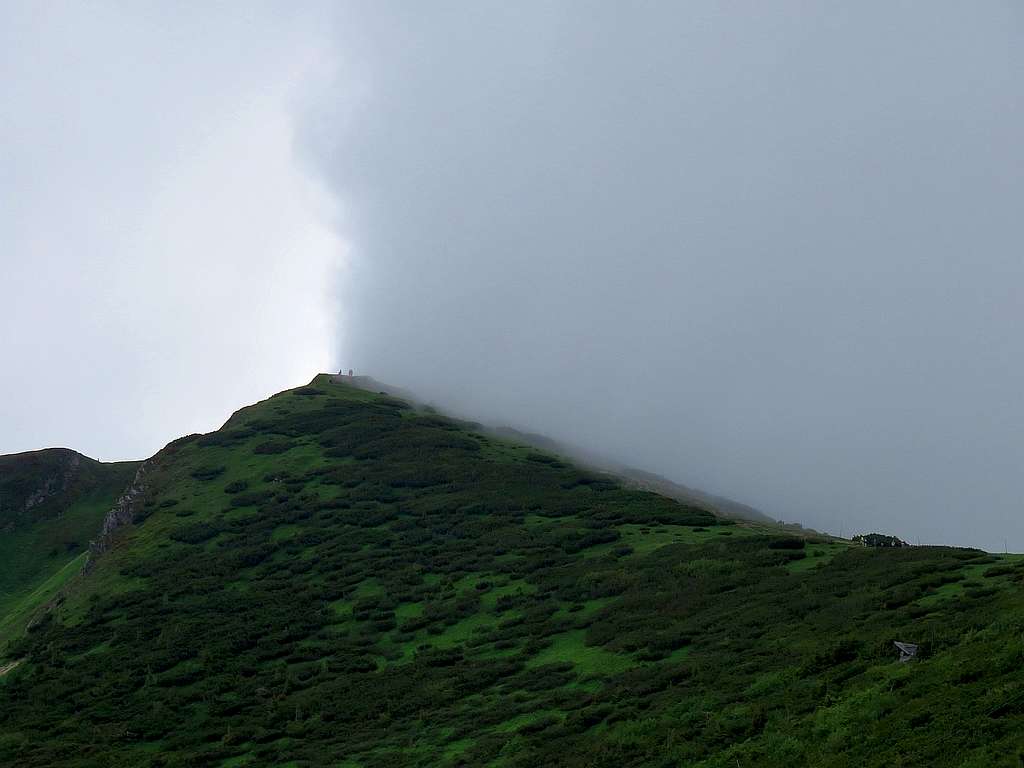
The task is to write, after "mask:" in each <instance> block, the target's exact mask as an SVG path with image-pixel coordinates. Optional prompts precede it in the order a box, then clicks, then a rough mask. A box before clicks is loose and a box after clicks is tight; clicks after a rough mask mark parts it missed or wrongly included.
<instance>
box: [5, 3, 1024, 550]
mask: <svg viewBox="0 0 1024 768" xmlns="http://www.w3.org/2000/svg"><path fill="white" fill-rule="evenodd" d="M140 7H141V8H145V9H146V10H139V8H140ZM24 8H25V9H31V5H25V6H24ZM103 8H104V9H105V10H104V13H102V14H100V18H99V19H97V18H96V17H95V15H93V14H89V13H86V12H85V11H84V10H83V9H84V6H76V5H73V4H71V5H67V6H65V9H66V14H65V15H64V16H62V14H56V18H57V20H58V21H57V22H54V21H53V19H52V18H49V17H48V18H42V17H41V16H40V15H39V14H33V13H31V11H30V10H23V11H21V12H19V13H16V14H15V16H17V21H18V23H19V24H20V25H21V26H20V27H19V26H17V25H13V27H17V28H16V29H15V31H14V32H11V33H10V34H9V38H10V39H9V40H8V41H6V42H8V43H10V44H8V45H6V46H5V48H6V49H7V53H5V54H0V55H2V56H4V58H3V62H4V68H5V72H12V73H16V74H17V76H16V77H14V76H5V77H4V82H3V84H2V85H0V89H2V90H0V93H3V94H4V96H5V98H4V104H5V105H7V106H11V105H13V107H14V108H15V110H14V111H15V112H16V114H17V116H18V118H19V119H18V120H17V121H14V123H13V125H14V127H13V128H12V127H11V125H12V123H10V122H9V123H8V124H7V126H6V127H0V139H6V140H5V141H4V142H3V147H4V148H3V149H0V160H2V162H3V164H4V166H5V168H6V167H8V166H10V167H13V168H15V169H17V170H19V174H15V175H13V176H12V175H11V174H9V173H4V174H3V178H4V180H3V181H0V195H2V196H3V199H4V200H7V201H15V202H17V203H18V205H17V206H14V207H12V206H4V210H5V212H3V213H0V228H2V230H3V233H4V235H5V237H4V239H5V241H6V242H8V243H13V246H9V247H7V248H6V249H5V251H4V253H3V255H0V261H2V264H3V271H4V274H5V275H14V276H15V279H14V280H13V281H11V280H6V281H5V283H6V285H0V297H2V298H3V300H4V315H3V320H4V323H3V327H4V331H3V332H2V334H3V335H0V354H2V355H3V358H4V360H5V364H6V365H5V371H8V375H7V376H5V377H4V378H5V381H4V382H3V383H2V384H0V387H2V391H0V397H2V400H3V403H4V409H3V410H0V438H2V442H0V452H9V451H13V450H24V449H27V448H31V447H41V445H43V444H52V443H54V442H59V443H63V444H67V445H69V446H71V447H75V448H77V449H79V450H82V451H84V452H86V453H90V452H92V453H93V454H94V455H99V456H101V457H103V458H113V457H120V456H137V455H140V453H142V452H144V451H149V452H152V450H155V449H156V448H157V447H159V445H162V444H163V443H164V442H166V441H167V440H168V439H171V438H172V437H175V436H176V435H177V434H180V433H183V432H187V431H195V430H198V429H212V428H214V427H216V426H217V425H218V423H219V422H220V421H222V420H223V418H225V417H226V416H227V414H228V412H229V411H230V410H233V409H234V408H237V407H240V406H241V405H244V404H245V403H246V402H248V401H250V400H253V399H256V398H257V397H261V396H264V395H265V394H267V393H268V392H270V391H273V390H275V389H281V388H284V387H286V386H291V385H295V384H298V383H301V382H302V380H303V379H308V378H309V376H310V375H312V372H313V369H315V368H322V367H325V366H333V367H339V366H344V367H345V368H348V367H353V368H355V369H356V371H357V372H359V373H367V374H370V375H373V376H375V377H376V378H378V379H380V380H382V381H386V382H389V383H393V384H395V385H399V386H403V387H406V388H408V389H411V390H413V391H415V392H417V393H420V394H422V395H423V396H424V397H427V398H429V399H432V400H434V401H436V402H437V403H439V404H442V405H445V406H448V407H450V408H453V409H455V410H459V411H461V412H464V413H467V414H468V415H471V416H474V417H477V418H482V419H486V420H489V421H495V422H504V423H511V424H514V425H516V426H518V427H521V428H524V429H529V430H533V431H537V432H541V433H544V434H547V435H550V436H552V437H555V438H558V439H562V440H566V441H569V442H573V443H577V444H580V445H582V446H584V447H587V448H589V449H591V450H595V451H599V452H602V453H605V454H608V455H610V456H612V457H614V458H617V459H619V460H621V461H623V462H625V463H629V464H631V465H633V466H637V467H641V468H644V469H648V470H651V471H654V472H658V473H661V474H663V475H665V476H667V477H670V478H672V479H674V480H677V481H679V482H683V483H686V484H688V485H693V486H696V487H699V488H702V489H704V490H707V491H711V492H715V493H720V494H723V495H726V496H729V497H732V498H734V499H736V500H738V501H742V502H745V503H748V504H751V505H753V506H756V507H758V508H759V509H762V510H763V511H765V512H766V513H768V514H770V515H772V516H773V517H776V518H780V519H784V520H788V521H799V522H801V523H804V524H806V525H809V526H812V527H815V528H818V529H823V530H827V531H830V532H834V533H840V532H843V533H845V534H846V535H850V534H852V533H854V532H866V531H870V530H879V531H882V532H886V533H893V534H896V535H899V536H901V537H903V538H906V539H908V540H910V541H917V540H920V541H921V542H922V543H951V544H960V545H973V546H981V547H985V548H988V549H993V550H1002V549H1003V547H1004V546H1007V547H1009V548H1010V549H1011V550H1017V551H1021V550H1024V515H1022V514H1021V508H1022V501H1024V499H1022V495H1024V494H1022V490H1021V481H1020V480H1019V475H1020V471H1021V467H1022V466H1024V436H1022V429H1021V427H1022V424H1024V402H1022V394H1021V393H1022V392H1024V386H1022V385H1024V360H1022V357H1021V354H1020V330H1019V329H1020V327H1021V321H1022V320H1024V302H1022V301H1021V297H1022V289H1024V255H1022V248H1021V245H1022V242H1024V238H1022V236H1021V235H1022V223H1021V216H1020V213H1019V209H1020V200H1022V199H1024V194H1022V193H1024V173H1022V170H1021V169H1022V167H1024V165H1022V160H1024V157H1022V151H1021V148H1020V141H1019V137H1020V136H1021V135H1024V102H1022V100H1021V99H1020V98H1019V95H1020V86H1019V83H1020V82H1021V76H1022V75H1024V66H1022V64H1024V46H1022V42H1024V40H1022V39H1021V38H1022V36H1024V32H1022V31H1024V25H1022V24H1021V22H1022V20H1024V18H1022V17H1024V11H1022V10H1021V8H1020V7H1019V6H1018V5H1015V4H1011V3H997V2H994V3H990V4H985V5H983V6H977V5H975V6H970V7H969V6H966V5H964V4H959V3H953V2H939V3H929V4H927V5H926V4H923V3H882V2H868V3H858V4H856V5H854V6H835V5H824V4H808V3H797V2H775V3H756V4H754V3H750V4H740V5H728V6H725V5H723V4H720V3H714V2H691V3H686V4H672V3H638V4H632V3H631V4H628V5H627V4H620V3H612V2H587V3H584V2H574V1H569V0H566V1H565V2H552V3H540V2H538V3H529V4H506V3H497V2H483V3H469V2H457V3H456V2H439V3H431V4H419V3H400V2H374V3H346V4H342V5H337V6H336V5H328V4H323V5H321V4H318V3H308V4H302V10H301V13H299V14H286V13H284V12H283V11H281V10H280V6H274V5H271V4H267V5H256V6H253V7H252V8H251V9H249V10H247V11H246V12H245V13H241V12H240V11H238V10H237V7H236V9H234V10H232V9H231V8H230V7H228V6H217V7H216V9H215V10H212V11H205V12H198V11H197V12H193V13H191V14H183V15H175V14H169V13H165V14H161V13H159V12H158V11H157V10H154V8H155V6H154V7H149V6H117V5H109V6H103ZM76 9H77V10H76ZM76 13H77V14H78V15H77V16H75V15H74V14H76ZM67 14H71V16H72V17H73V18H72V20H73V21H74V22H75V23H71V21H69V20H68V18H69V17H68V16H67ZM61 22H63V23H61ZM55 25H56V26H55ZM8 28H9V29H10V28H12V25H8ZM27 32H31V33H32V35H27ZM200 32H202V34H199V33H200ZM25 39H31V40H34V41H35V42H34V46H35V47H34V48H32V51H42V53H38V52H36V53H33V52H32V51H30V50H29V48H30V46H27V45H22V46H21V47H20V48H19V47H18V46H14V47H13V48H12V44H13V42H17V41H18V40H25ZM113 43H117V44H116V45H115V44H113ZM229 43H230V44H229ZM12 50H13V53H12V52H11V51H12ZM126 50H127V53H125V51H126ZM68 61H74V62H76V67H71V68H69V67H68V66H67V62H68ZM40 73H42V74H40ZM30 75H31V77H30ZM151 80H152V82H151ZM97 82H104V83H106V85H105V88H104V89H102V90H101V92H100V93H99V94H98V95H97V96H96V97H95V98H87V97H84V96H82V93H83V88H85V87H86V86H90V85H94V84H95V83H97ZM44 97H45V98H44ZM55 104H56V105H57V106H60V105H64V106H65V109H64V110H63V111H61V110H57V111H56V112H55V110H54V106H55ZM54 114H58V115H63V119H62V120H60V121H55V120H54V119H53V116H54ZM214 118H216V119H214ZM44 129H45V130H44ZM41 131H42V133H41ZM12 132H13V134H14V135H13V140H12V138H11V136H12ZM54 148H56V149H57V150H58V151H57V152H54V151H53V150H54ZM40 169H43V172H42V173H40ZM12 179H13V180H12ZM168 187H170V189H171V190H172V192H173V194H168V193H167V189H168ZM83 202H84V203H85V205H82V203H83ZM54 224H56V225H57V226H56V229H54ZM9 234H10V236H8V235H9ZM110 253H114V254H117V255H118V257H117V259H114V260H112V259H111V257H110V256H109V255H108V254H110ZM55 287H56V289H59V290H55ZM69 361H70V364H69ZM69 371H71V372H73V374H75V375H73V376H71V377H69V376H68V372H69ZM69 379H70V380H69ZM112 424H115V425H116V428H115V429H111V428H110V427H111V425H112Z"/></svg>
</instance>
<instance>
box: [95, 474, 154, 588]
mask: <svg viewBox="0 0 1024 768" xmlns="http://www.w3.org/2000/svg"><path fill="white" fill-rule="evenodd" d="M150 461H152V459H151V460H150ZM149 465H150V462H149V461H144V462H143V463H142V466H140V467H139V469H138V471H137V472H136V473H135V478H134V479H133V480H132V482H131V485H129V486H128V489H127V490H126V491H125V492H124V493H122V494H121V497H120V498H119V499H118V500H117V503H116V504H115V505H114V508H113V509H111V510H110V511H109V512H108V513H107V516H106V517H105V518H103V527H102V528H100V535H99V536H98V537H97V538H95V539H94V540H93V541H90V542H89V556H88V558H86V561H85V566H84V567H83V568H82V573H83V574H85V573H88V572H89V571H91V570H92V569H93V567H94V566H95V564H96V558H97V557H99V556H100V555H102V554H103V553H104V552H106V551H107V550H108V549H110V546H111V544H112V543H113V541H114V534H115V533H116V532H117V531H118V530H119V529H120V528H123V527H124V526H126V525H128V524H129V523H131V522H132V520H134V519H135V515H136V513H137V512H138V511H139V508H140V507H141V505H142V502H143V499H144V498H145V493H146V472H147V470H148V468H149Z"/></svg>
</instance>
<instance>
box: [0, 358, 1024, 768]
mask: <svg viewBox="0 0 1024 768" xmlns="http://www.w3.org/2000/svg"><path fill="white" fill-rule="evenodd" d="M144 477H145V481H144V483H143V485H142V486H141V492H140V494H139V495H138V496H136V497H134V499H133V500H132V501H131V502H130V503H129V504H128V505H127V506H126V508H125V513H126V514H125V517H124V521H125V524H124V526H123V527H122V528H121V529H120V530H118V531H115V532H114V534H113V536H112V537H111V539H110V541H109V547H108V548H107V549H106V551H104V552H103V553H102V554H100V555H98V556H97V557H96V558H95V559H94V560H93V562H92V563H91V567H90V569H89V573H88V574H87V575H84V576H81V577H78V578H76V579H75V580H73V581H72V582H70V584H69V586H68V589H67V591H66V595H65V598H64V599H63V601H61V602H60V603H59V604H56V605H55V606H54V608H53V610H52V611H50V612H49V613H48V614H47V619H46V620H45V621H42V622H40V623H39V624H37V625H36V626H34V627H33V629H32V631H30V632H29V633H28V634H27V635H26V636H25V637H24V638H23V639H22V640H20V641H19V642H18V643H17V644H16V645H15V646H14V647H12V648H11V649H10V652H9V656H8V658H9V659H10V660H22V663H21V664H20V665H19V666H17V667H16V668H15V669H14V670H13V671H10V672H9V673H8V674H7V675H6V676H5V677H4V678H3V682H2V684H0V764H16V765H19V766H55V765H66V766H101V765H102V766H184V765H211V766H225V767H226V766H243V765H251V766H264V765H292V766H322V765H332V766H366V767H367V768H370V767H373V768H378V767H380V768H383V767H384V766H388V767H389V768H390V767H392V766H445V765H448V766H454V765H471V766H482V765H491V766H578V767H580V768H582V767H583V766H588V767H594V766H608V768H611V767H612V766H614V767H615V768H619V767H620V766H677V765H699V766H723V767H724V766H729V767H730V768H733V767H734V766H737V765H738V766H772V765H780V766H781V765H785V766H787V767H789V766H796V765H807V766H810V765H814V766H822V765H823V766H849V765H854V764H857V765H877V766H891V765H903V766H941V765H968V766H972V765H973V766H993V765H1017V764H1018V762H1017V761H1018V760H1019V759H1020V757H1021V755H1022V752H1021V746H1022V745H1021V742H1020V734H1021V733H1024V681H1022V679H1021V677H1020V674H1019V668H1020V662H1021V659H1022V658H1024V643H1022V639H1021V638H1022V636H1024V609H1022V607H1021V579H1022V576H1024V568H1022V567H1021V563H1020V561H1019V559H1016V558H1013V557H1006V558H996V557H993V556H990V555H986V554H985V553H982V552H978V551H975V550H958V549H950V548H906V549H892V550H870V549H867V548H860V547H852V546H850V545H848V544H846V543H831V542H824V541H821V540H817V539H813V538H794V537H792V536H788V535H786V534H785V533H784V532H783V531H782V530H781V529H779V528H772V527H770V526H765V525H755V524H742V523H741V524H736V523H733V521H730V520H726V519H720V518H715V517H714V516H713V515H712V514H711V513H709V512H708V511H706V510H704V509H701V508H698V507H694V506H687V505H683V504H680V503H678V502H676V501H674V500H671V499H667V498H664V497H660V496H657V495H654V494H650V493H645V492H642V491H637V490H630V489H625V488H622V487H620V486H619V485H617V484H616V483H614V482H612V481H610V480H609V479H608V478H607V477H605V476H600V475H595V474H593V473H591V472H588V471H585V470H579V469H577V468H575V467H572V466H569V465H567V464H565V463H564V462H563V461H561V460H559V459H557V458H555V457H552V456H550V455H547V454H544V453H541V452H538V451H537V450H536V449H533V448H530V447H527V446H518V445H514V444H511V443H508V442H504V441H496V440H494V439H492V438H490V437H488V436H486V435H483V434H479V433H477V432H474V431H473V430H472V429H471V428H469V427H467V426H466V425H464V424H461V423H459V422H455V421H452V420H449V419H445V418H441V417H438V416H436V415H433V414H429V413H424V412H418V411H415V410H414V409H411V408H409V407H408V406H407V405H406V404H405V403H403V402H401V401H398V400H396V399H394V398H391V397H387V396H381V395H377V394H374V393H371V392H367V391H363V390H360V389H356V388H353V387H351V386H348V385H346V384H343V383H342V384H339V383H332V382H331V380H330V378H329V377H327V376H321V377H318V378H317V379H315V380H314V382H313V383H312V385H311V386H309V387H301V388H299V389H297V390H292V391H290V392H286V393H282V394H281V395H278V396H275V397H273V398H271V399H269V400H267V401H264V402H262V403H260V404H258V405H256V406H253V407H250V408H246V409H243V410H242V411H239V412H238V413H237V414H235V415H234V416H233V417H232V418H231V419H230V420H229V421H228V423H227V424H226V425H225V426H224V428H222V429H221V430H220V431H218V432H215V433H211V434H209V435H205V436H191V437H188V438H184V439H182V440H179V441H176V442H174V443H172V444H171V445H169V446H168V447H167V448H165V449H164V450H163V451H161V452H160V453H159V454H158V455H157V456H156V457H154V459H152V460H150V461H149V462H148V463H147V467H146V472H145V474H144ZM894 640H901V641H906V642H911V643H918V644H919V645H920V654H919V655H920V658H919V659H918V660H915V661H914V662H911V663H907V664H900V663H898V662H897V661H896V658H897V652H896V651H895V649H894V648H893V645H892V643H893V641H894ZM2 665H3V662H2V661H0V666H2Z"/></svg>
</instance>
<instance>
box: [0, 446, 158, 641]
mask: <svg viewBox="0 0 1024 768" xmlns="http://www.w3.org/2000/svg"><path fill="white" fill-rule="evenodd" d="M137 464H138V463H137V462H118V463H113V464H103V463H100V462H98V461H94V460H93V459H90V458H88V457H86V456H83V455H81V454H80V453H76V452H75V451H71V450H68V449H67V448H49V449H46V450H42V451H31V452H28V453H16V454H11V455H7V456H0V650H2V648H3V646H4V645H5V643H6V642H7V640H8V639H9V638H10V637H11V636H13V635H16V634H17V633H18V632H20V631H21V630H22V629H23V628H24V625H25V623H26V622H27V621H28V620H29V619H30V617H31V616H32V614H33V612H34V611H35V610H36V609H37V608H39V607H40V606H41V605H43V604H44V603H45V602H46V601H47V600H49V599H50V598H51V597H53V595H54V594H55V593H56V591H57V590H58V589H59V588H60V586H61V584H63V582H64V581H65V580H66V579H67V578H69V577H70V576H72V575H73V574H74V573H75V572H76V570H77V569H78V568H80V567H81V565H82V563H83V562H84V560H85V552H86V548H87V547H88V546H89V541H90V540H91V539H92V538H93V537H95V536H96V534H97V532H98V531H99V529H100V524H101V522H102V520H103V516H104V515H105V514H106V513H107V511H108V510H109V509H110V508H111V506H112V505H113V504H114V501H115V500H116V499H117V497H118V495H119V494H120V493H121V492H122V491H123V490H124V488H125V486H127V485H128V482H129V480H130V479H131V476H132V474H134V472H135V468H136V467H137Z"/></svg>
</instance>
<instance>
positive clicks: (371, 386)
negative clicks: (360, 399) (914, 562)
mask: <svg viewBox="0 0 1024 768" xmlns="http://www.w3.org/2000/svg"><path fill="white" fill-rule="evenodd" d="M332 381H334V382H336V383H341V384H349V385H351V386H354V387H358V388H360V389H365V390H367V391H370V392H379V393H385V394H389V395H392V396H394V397H399V398H402V399H403V400H408V401H410V402H416V401H417V400H418V398H416V397H415V396H414V395H413V394H412V393H411V392H409V391H408V390H405V389H402V388H400V387H395V386H393V385H391V384H385V383H383V382H380V381H377V380H376V379H374V378H372V377H370V376H345V375H343V374H338V375H336V376H333V377H332ZM479 428H480V429H482V430H484V431H485V432H486V433H487V434H488V435H493V436H494V437H497V438H500V439H505V440H512V441H514V442H517V443H525V444H526V445H532V446H533V447H534V448H537V449H539V450H541V451H546V452H548V453H553V454H557V455H560V456H564V457H566V458H568V459H569V460H570V461H572V462H574V463H577V464H580V465H582V466H584V467H587V468H589V469H593V470H595V471H597V472H605V473H608V474H611V475H614V476H615V477H616V478H618V479H619V480H621V481H623V482H624V483H625V484H626V485H627V486H629V487H633V488H639V489H640V490H644V491H653V492H654V493H658V494H661V495H662V496H668V497H669V498H670V499H675V500H676V501H680V502H682V503H684V504H696V505H699V506H702V507H704V508H706V509H710V510H712V511H714V512H716V513H718V514H721V515H724V516H725V517H731V518H733V519H735V520H751V521H754V522H759V523H773V522H775V521H774V520H773V519H772V518H771V517H769V516H768V515H766V514H765V513H764V512H762V511H761V510H759V509H755V508H754V507H751V506H749V505H747V504H742V503H740V502H738V501H733V500H732V499H728V498H726V497H724V496H717V495H715V494H711V493H706V492H705V491H702V490H700V489H698V488H691V487H689V486H687V485H683V484H682V483H677V482H675V481H674V480H669V479H668V478H667V477H662V476H661V475H656V474H654V473H653V472H647V471H644V470H641V469H636V468H634V467H630V466H627V465H625V464H623V463H621V462H619V461H616V460H614V459H611V458H609V457H608V456H605V455H603V454H601V453H598V452H596V451H592V450H587V449H585V448H581V447H579V446H577V445H571V444H569V443H565V442H562V441H560V440H554V439H553V438H550V437H548V436H546V435H540V434H537V433H535V432H524V431H522V430H519V429H516V428H515V427H510V426H496V427H484V426H482V425H481V426H480V427H479Z"/></svg>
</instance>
